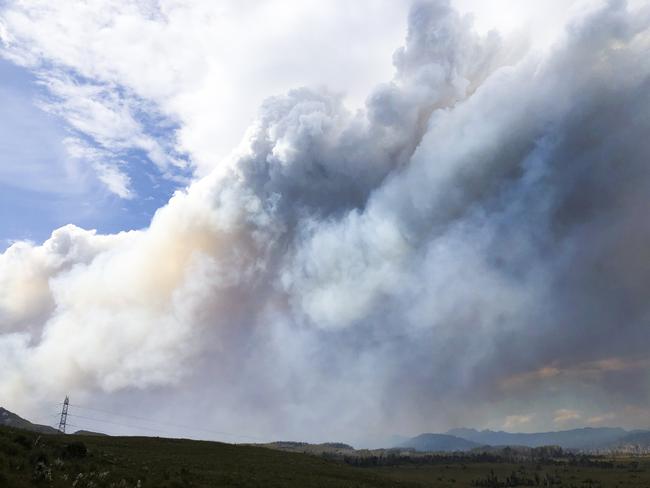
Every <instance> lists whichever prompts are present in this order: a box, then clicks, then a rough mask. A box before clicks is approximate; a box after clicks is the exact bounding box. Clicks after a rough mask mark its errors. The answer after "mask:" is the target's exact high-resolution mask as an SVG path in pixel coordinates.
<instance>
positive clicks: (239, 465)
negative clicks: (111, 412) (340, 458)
mask: <svg viewBox="0 0 650 488" xmlns="http://www.w3.org/2000/svg"><path fill="white" fill-rule="evenodd" d="M75 480H76V483H75ZM73 483H75V484H74V486H75V488H90V487H93V488H111V487H119V488H130V487H134V488H135V487H138V488H148V487H151V488H153V487H155V488H172V487H173V488H176V487H185V486H192V487H208V486H209V487H265V488H266V487H268V488H273V487H293V486H295V487H304V488H308V487H322V488H327V487H332V488H334V487H336V488H339V487H358V488H363V487H368V488H370V487H389V486H395V481H394V480H393V479H392V478H391V477H389V476H386V475H383V474H378V473H374V472H372V471H371V470H368V469H364V468H355V467H351V466H347V465H345V464H342V463H337V462H332V461H326V460H324V459H321V458H319V457H316V456H310V455H306V454H299V453H291V452H282V451H278V450H273V449H267V448H263V447H254V446H237V445H231V444H222V443H219V442H207V441H193V440H186V439H162V438H155V437H109V436H74V437H73V436H64V435H41V434H38V433H34V432H28V431H23V430H18V429H13V428H7V427H0V486H1V487H2V488H12V487H13V488H20V487H26V486H34V485H36V484H42V485H43V486H48V487H53V488H58V487H70V486H73ZM400 486H405V487H409V486H420V485H418V484H417V483H400Z"/></svg>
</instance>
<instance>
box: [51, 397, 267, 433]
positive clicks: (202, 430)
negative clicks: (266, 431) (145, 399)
mask: <svg viewBox="0 0 650 488" xmlns="http://www.w3.org/2000/svg"><path fill="white" fill-rule="evenodd" d="M59 405H60V403H59ZM70 407H71V408H76V409H82V410H90V411H94V412H98V413H104V414H107V415H112V416H116V417H125V418H131V419H134V420H140V421H143V422H148V423H152V424H158V425H162V426H165V427H175V428H178V429H186V430H192V431H195V432H205V433H209V434H213V435H226V436H229V437H235V438H245V439H251V440H255V441H264V439H262V438H260V437H255V436H250V435H244V434H234V433H232V432H225V431H218V430H211V429H205V428H201V427H192V426H189V425H182V424H175V423H171V422H160V421H157V420H151V419H147V418H144V417H138V416H135V415H127V414H123V413H115V412H109V411H108V410H102V409H98V408H94V407H86V406H83V405H77V404H73V403H70ZM68 416H70V417H77V418H84V419H86V420H91V421H96V422H103V423H108V424H114V425H119V426H122V427H130V428H134V429H143V430H149V431H153V432H160V433H167V434H170V435H176V434H177V433H175V432H169V431H165V430H162V429H152V428H150V427H144V426H139V425H130V424H124V423H119V422H114V421H109V420H103V419H96V418H92V417H84V416H82V415H76V414H71V413H69V414H68Z"/></svg>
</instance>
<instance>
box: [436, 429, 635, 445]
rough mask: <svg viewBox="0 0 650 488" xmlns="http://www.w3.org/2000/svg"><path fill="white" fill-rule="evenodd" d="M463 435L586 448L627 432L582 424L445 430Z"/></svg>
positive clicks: (491, 442)
mask: <svg viewBox="0 0 650 488" xmlns="http://www.w3.org/2000/svg"><path fill="white" fill-rule="evenodd" d="M447 433H448V434H450V435H454V436H457V437H460V438H463V439H468V440H471V441H473V442H477V443H479V444H488V445H490V446H528V447H540V446H560V447H562V448H564V449H588V448H593V447H595V446H601V445H605V444H609V443H612V442H615V441H616V440H618V439H620V438H622V437H624V436H625V435H627V434H628V432H627V431H626V430H624V429H620V428H611V427H599V428H591V427H585V428H582V429H572V430H562V431H558V432H535V433H530V434H519V433H517V434H513V433H510V432H503V431H493V430H481V431H478V430H476V429H452V430H450V431H449V432H447Z"/></svg>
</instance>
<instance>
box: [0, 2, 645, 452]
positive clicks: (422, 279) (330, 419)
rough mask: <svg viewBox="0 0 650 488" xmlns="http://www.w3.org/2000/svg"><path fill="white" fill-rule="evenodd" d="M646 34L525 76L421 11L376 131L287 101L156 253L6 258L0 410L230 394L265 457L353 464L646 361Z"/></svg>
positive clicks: (618, 39)
mask: <svg viewBox="0 0 650 488" xmlns="http://www.w3.org/2000/svg"><path fill="white" fill-rule="evenodd" d="M649 28H650V22H649V17H648V11H647V9H645V10H635V11H629V10H628V9H627V8H626V6H625V4H624V3H622V2H610V3H608V4H607V5H606V6H605V7H602V8H600V9H598V10H594V11H592V12H590V13H589V14H588V15H585V16H584V17H583V18H580V19H576V20H575V21H574V22H573V23H572V24H571V25H570V27H569V28H568V29H567V31H566V34H565V36H564V38H563V39H562V40H559V41H558V42H557V44H556V45H555V47H554V48H553V49H552V50H550V51H549V52H548V53H546V54H540V53H527V54H526V53H523V52H522V49H520V45H519V44H516V45H512V44H510V43H509V41H507V40H504V39H501V38H500V37H499V36H498V35H496V34H495V33H490V34H488V35H486V36H479V35H477V34H475V33H474V31H473V30H472V25H471V22H470V20H469V19H468V18H464V17H461V16H459V15H458V14H457V13H456V12H455V11H454V10H453V9H451V8H450V6H449V4H448V3H447V2H445V1H437V2H430V3H422V4H417V5H415V6H414V7H413V9H412V11H411V14H410V16H409V31H408V35H407V38H406V43H405V46H404V47H402V48H400V49H398V50H397V51H396V53H395V56H394V64H395V69H396V72H395V76H394V78H393V79H392V80H391V81H389V82H388V83H384V84H381V85H379V86H378V87H377V88H376V89H375V91H374V92H373V93H372V94H371V95H370V96H369V97H368V100H367V104H366V108H365V110H363V111H360V112H357V113H351V112H349V111H348V110H347V109H346V108H345V106H344V104H343V102H342V100H341V98H340V96H338V95H336V94H332V93H328V92H325V91H315V90H311V89H306V88H303V89H297V90H294V91H291V92H289V93H288V94H286V95H283V96H277V97H274V98H270V99H268V100H267V101H266V102H265V103H264V105H263V106H262V108H261V110H260V114H259V117H258V119H257V121H256V122H255V124H254V125H253V126H252V127H251V128H250V129H249V131H248V133H247V136H246V139H245V141H244V142H243V143H242V144H241V146H240V147H239V149H238V150H237V151H236V152H235V153H234V154H233V155H232V156H231V158H230V160H229V161H228V164H227V165H225V166H222V167H220V168H218V169H217V170H215V171H214V172H213V173H212V174H210V175H209V176H207V177H205V178H203V179H201V180H200V181H197V182H195V183H194V184H192V185H191V186H190V187H189V188H187V190H185V191H181V192H178V193H177V194H176V195H174V196H173V198H172V199H171V200H170V201H169V203H168V204H167V205H166V206H164V207H163V208H161V209H159V210H158V212H157V213H156V215H155V216H154V218H153V219H152V221H151V224H150V226H149V227H148V228H146V229H143V230H140V231H132V232H125V233H121V234H117V235H99V234H97V233H95V232H94V231H86V230H82V229H79V228H77V227H75V226H72V225H70V226H66V227H63V228H61V229H57V230H56V231H54V232H53V234H52V237H51V238H50V239H49V240H47V241H46V242H45V243H43V244H42V245H33V244H30V243H26V242H18V243H16V244H14V245H12V246H11V247H10V248H9V249H7V251H5V252H4V253H3V254H2V255H0V371H1V372H2V373H1V374H0V399H2V400H3V402H6V403H8V404H9V406H10V407H15V408H18V409H24V410H27V411H29V410H30V409H31V410H32V411H33V410H37V408H35V407H33V405H34V403H35V402H39V401H43V400H44V399H49V398H58V397H60V396H61V395H62V394H63V393H64V392H67V391H70V392H75V394H77V395H82V396H83V395H86V396H88V397H90V396H92V395H96V394H102V393H106V392H113V393H114V394H115V395H121V394H125V395H145V396H146V392H147V391H150V390H154V389H155V388H169V391H170V395H171V394H173V393H172V392H174V391H179V392H184V393H183V394H182V395H183V398H185V399H187V398H191V399H194V401H195V406H192V405H190V406H187V405H186V407H185V408H186V410H187V411H193V410H192V409H193V408H196V409H197V410H198V409H200V408H204V407H205V405H206V402H207V403H208V404H209V399H210V398H211V395H215V396H216V395H217V392H218V396H219V404H220V407H219V415H221V416H225V418H226V419H227V420H228V422H230V423H231V424H232V425H234V426H236V427H238V428H242V429H244V428H246V427H244V426H247V427H248V431H249V432H250V429H251V428H254V429H255V430H256V431H257V432H260V435H262V436H274V437H284V436H299V435H300V436H302V437H305V438H316V439H317V438H320V439H322V438H325V437H326V436H330V437H331V436H338V437H339V438H343V439H346V440H347V439H362V438H368V436H369V435H371V434H370V433H374V434H376V435H381V434H388V433H391V432H395V431H397V430H401V431H405V430H406V431H408V430H413V431H417V430H419V429H428V428H431V426H434V427H435V426H438V427H440V428H442V427H445V426H452V425H455V424H458V423H460V422H468V421H472V420H474V421H476V420H477V419H479V421H482V422H489V421H492V420H493V419H494V415H495V414H494V412H498V413H499V415H501V414H502V413H504V414H511V415H515V414H517V411H511V410H512V409H516V408H519V407H520V406H521V404H522V402H523V403H524V404H525V402H526V401H528V400H526V398H528V397H527V395H531V393H530V391H529V390H528V389H526V388H525V387H522V389H521V391H519V392H514V393H513V392H511V393H509V395H511V396H508V397H506V398H505V399H504V398H500V397H499V395H500V390H499V385H500V384H501V382H502V381H503V380H504V379H507V378H509V377H511V376H514V375H517V374H521V373H522V372H525V371H531V370H536V369H537V368H540V367H544V366H546V365H547V364H550V363H552V364H555V365H556V366H557V367H558V368H562V367H565V366H566V367H568V366H570V365H571V364H573V363H575V362H579V361H587V360H591V359H594V358H602V357H614V356H620V355H629V356H630V357H634V356H635V355H639V354H643V353H644V351H643V350H642V349H640V345H639V344H642V343H644V340H647V339H648V331H647V330H648V329H647V327H645V325H644V324H645V322H644V321H643V320H644V317H645V316H646V315H645V314H646V313H647V312H648V310H647V305H646V304H645V303H644V300H643V297H644V296H645V292H646V291H647V289H648V283H650V273H648V272H647V270H646V269H645V264H643V269H638V268H637V269H635V268H636V266H635V263H638V261H639V260H642V259H643V257H644V256H645V254H644V252H643V251H642V249H643V248H644V246H645V245H646V244H648V243H649V240H650V239H649V237H650V232H648V230H647V225H646V224H645V222H644V220H643V219H641V218H637V217H639V215H638V208H639V205H641V206H643V205H646V204H647V197H646V196H645V193H644V191H645V190H647V189H648V185H649V184H650V172H649V171H648V167H647V161H646V159H647V154H650V152H648V149H650V148H649V147H648V138H647V133H648V132H647V131H648V129H650V119H649V117H648V115H649V114H650V97H649V95H648V93H650V92H649V91H648V87H649V86H650V77H649V75H650V63H649V62H648V61H647V56H646V54H647V52H648V47H650V46H649V43H650V37H649V35H650V31H649V30H648V29H649ZM644 135H646V137H644ZM602 198H606V199H607V201H606V202H603V201H601V199H602ZM635 209H636V210H635ZM612 229H618V230H619V231H620V233H618V234H616V235H612V234H611V230H612ZM630 252H631V253H632V255H633V256H634V258H629V253H630ZM628 259H629V261H626V260H628ZM596 264H598V265H600V266H603V267H604V268H605V269H606V270H607V276H608V278H609V279H610V280H611V281H610V282H609V283H601V284H600V285H599V286H597V285H595V284H594V274H593V273H596V272H597V270H596V271H594V270H595V269H596V268H594V265H596ZM623 285H624V286H625V287H627V289H628V290H629V293H627V294H624V295H620V294H618V293H613V292H612V290H613V289H616V288H617V287H618V286H623ZM595 302H601V306H602V308H603V309H604V310H606V313H605V314H604V315H603V314H602V313H601V312H602V310H601V308H600V306H594V303H595ZM621 321H625V326H624V327H623V328H622V329H621V330H617V327H618V324H619V323H620V322H621ZM621 327H622V326H621ZM615 331H616V333H617V334H619V339H617V340H616V341H609V340H607V339H606V337H607V336H608V335H609V334H613V333H614V332H615ZM586 344H588V346H585V345H586ZM582 346H584V347H582ZM619 373H620V374H625V373H626V370H625V369H623V370H622V372H621V371H619ZM611 379H612V378H610V377H607V378H601V379H600V380H602V381H600V380H599V381H600V382H596V383H595V384H594V385H593V388H592V389H591V391H589V392H583V393H584V394H585V395H588V394H589V395H592V396H593V395H598V394H599V393H598V392H601V391H605V390H606V386H607V385H608V384H609V383H608V381H609V380H611ZM627 379H628V378H627V377H624V378H621V377H620V376H619V377H617V378H616V380H617V381H618V382H619V383H620V382H621V381H623V382H624V383H625V381H626V380H627ZM569 387H571V385H569ZM629 388H630V389H632V390H634V391H635V392H636V397H635V399H642V398H644V397H645V396H647V394H648V388H647V383H646V384H641V385H638V384H637V386H636V387H633V386H631V385H630V386H629ZM135 390H141V391H142V392H144V393H137V392H136V391H135ZM594 390H595V391H596V392H597V393H594ZM540 391H541V390H540ZM206 395H207V397H208V398H207V399H206ZM201 398H203V401H198V399H201ZM585 398H586V397H585ZM477 399H481V400H482V402H483V403H482V406H480V407H479V406H476V403H477V402H476V400H477ZM635 399H630V400H625V402H627V401H630V402H633V401H634V400H635ZM536 400H538V401H541V400H540V399H539V398H536ZM555 400H557V401H558V402H565V401H567V395H566V392H565V391H564V390H563V391H561V392H559V393H558V394H557V396H556V397H555ZM543 401H544V402H551V403H550V404H553V403H552V402H553V401H554V400H553V398H551V399H550V400H549V399H548V397H547V398H546V399H544V400H543ZM622 402H623V401H622ZM543 405H546V403H544V404H543ZM621 405H623V403H621V404H620V405H619V404H616V405H613V407H612V408H618V407H621ZM557 406H558V408H560V407H563V406H565V405H564V403H562V405H557ZM158 408H162V409H164V408H165V407H158ZM215 408H216V407H215ZM195 413H198V412H195ZM595 413H598V412H595ZM595 413H594V414H595ZM221 418H222V419H223V417H221ZM251 419H254V420H251Z"/></svg>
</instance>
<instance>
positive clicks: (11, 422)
mask: <svg viewBox="0 0 650 488" xmlns="http://www.w3.org/2000/svg"><path fill="white" fill-rule="evenodd" d="M0 425H4V426H6V427H14V428H17V429H25V430H31V431H32V432H40V433H41V434H56V433H57V432H58V430H56V429H55V428H54V427H50V426H49V425H40V424H33V423H31V422H30V421H29V420H25V419H24V418H22V417H20V416H18V415H16V414H15V413H13V412H10V411H9V410H7V409H5V408H2V407H0Z"/></svg>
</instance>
